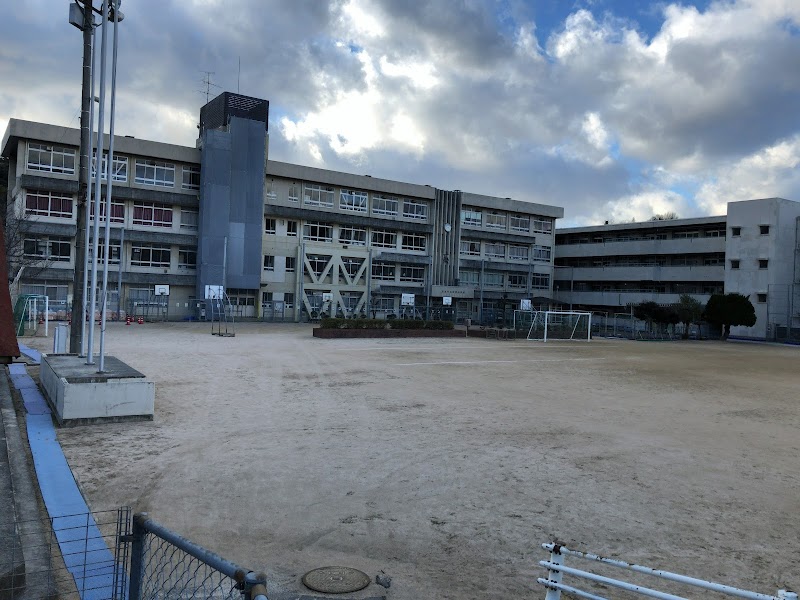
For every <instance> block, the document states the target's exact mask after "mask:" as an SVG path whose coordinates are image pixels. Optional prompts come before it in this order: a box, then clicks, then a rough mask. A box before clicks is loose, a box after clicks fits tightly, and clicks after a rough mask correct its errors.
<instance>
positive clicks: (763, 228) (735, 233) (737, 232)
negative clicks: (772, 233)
mask: <svg viewBox="0 0 800 600" xmlns="http://www.w3.org/2000/svg"><path fill="white" fill-rule="evenodd" d="M758 233H759V234H760V235H769V225H759V226H758ZM741 235H742V228H741V227H731V237H739V236H741Z"/></svg>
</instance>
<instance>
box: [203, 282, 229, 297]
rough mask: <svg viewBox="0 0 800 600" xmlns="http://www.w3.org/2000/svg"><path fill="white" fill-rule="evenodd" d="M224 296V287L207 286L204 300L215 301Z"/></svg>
mask: <svg viewBox="0 0 800 600" xmlns="http://www.w3.org/2000/svg"><path fill="white" fill-rule="evenodd" d="M223 294H225V286H224V285H207V286H206V300H216V299H218V298H222V296H223Z"/></svg>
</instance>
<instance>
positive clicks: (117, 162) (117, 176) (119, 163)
mask: <svg viewBox="0 0 800 600" xmlns="http://www.w3.org/2000/svg"><path fill="white" fill-rule="evenodd" d="M96 169H97V150H94V151H92V178H94V177H97V171H96ZM107 172H108V152H103V162H102V164H101V165H100V180H101V181H105V180H106V178H107ZM111 180H112V181H123V182H124V181H128V157H127V156H117V155H116V154H115V155H114V167H113V168H112V169H111Z"/></svg>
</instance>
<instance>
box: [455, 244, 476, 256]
mask: <svg viewBox="0 0 800 600" xmlns="http://www.w3.org/2000/svg"><path fill="white" fill-rule="evenodd" d="M459 252H460V253H461V254H466V255H467V256H480V255H481V243H480V242H479V241H478V240H461V246H460V248H459Z"/></svg>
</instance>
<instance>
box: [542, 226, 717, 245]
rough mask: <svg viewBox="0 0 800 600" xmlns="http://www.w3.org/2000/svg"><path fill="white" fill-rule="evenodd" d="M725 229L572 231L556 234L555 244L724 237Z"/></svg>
mask: <svg viewBox="0 0 800 600" xmlns="http://www.w3.org/2000/svg"><path fill="white" fill-rule="evenodd" d="M724 237H725V229H722V228H715V229H692V230H677V231H672V232H669V233H668V232H666V231H622V232H620V233H596V234H588V233H580V234H577V233H573V234H563V235H558V239H557V244H559V245H562V244H563V245H571V244H611V243H614V242H642V241H657V240H669V239H673V240H689V239H698V238H724Z"/></svg>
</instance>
